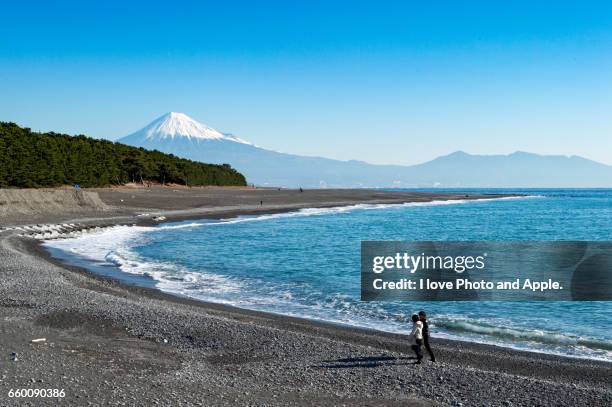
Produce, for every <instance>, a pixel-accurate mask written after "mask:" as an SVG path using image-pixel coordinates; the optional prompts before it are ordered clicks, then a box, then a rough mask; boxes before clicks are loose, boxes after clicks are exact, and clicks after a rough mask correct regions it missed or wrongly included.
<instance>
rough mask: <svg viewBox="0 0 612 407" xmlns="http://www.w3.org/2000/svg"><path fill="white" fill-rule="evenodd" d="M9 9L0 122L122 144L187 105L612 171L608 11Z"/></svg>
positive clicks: (363, 150) (371, 141) (350, 152)
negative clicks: (569, 159) (584, 161)
mask: <svg viewBox="0 0 612 407" xmlns="http://www.w3.org/2000/svg"><path fill="white" fill-rule="evenodd" d="M127 3H128V2H116V3H113V2H104V3H103V4H102V2H96V3H95V4H94V2H83V1H81V2H61V1H58V2H29V1H19V2H4V3H3V5H2V10H3V12H2V14H3V18H2V24H0V92H1V94H2V97H0V120H3V121H14V122H17V123H19V124H21V125H24V126H28V127H31V128H33V129H36V130H45V131H47V130H54V131H59V132H68V133H71V134H75V133H84V134H87V135H90V136H94V137H105V138H110V139H114V138H118V137H121V136H124V135H127V134H129V133H131V132H133V131H136V130H138V129H139V128H141V127H143V126H144V125H146V124H147V123H149V122H150V121H152V120H153V119H154V118H156V117H158V116H160V115H162V114H164V113H166V112H169V111H179V112H184V113H186V114H188V115H190V116H192V117H194V118H195V119H198V120H200V121H202V122H204V123H206V124H208V125H210V126H212V127H214V128H216V129H218V130H221V131H224V132H231V133H234V134H236V135H238V136H240V137H243V138H245V139H247V140H250V141H252V142H254V143H256V144H258V145H260V146H263V147H267V148H271V149H275V150H279V151H284V152H291V153H297V154H306V155H321V156H326V157H331V158H339V159H361V160H365V161H369V162H374V163H395V164H413V163H419V162H423V161H426V160H429V159H431V158H434V157H436V156H439V155H443V154H447V153H450V152H453V151H455V150H465V151H467V152H470V153H479V154H492V153H510V152H513V151H515V150H522V151H531V152H536V153H542V154H568V155H570V154H577V155H582V156H585V157H588V158H591V159H595V160H598V161H601V162H605V163H607V164H612V52H611V50H612V3H610V2H584V1H581V2H572V3H570V2H561V1H557V2H552V1H551V2H537V3H538V4H533V3H534V2H527V1H525V2H523V1H514V2H491V1H488V2H478V1H471V2H457V1H449V2H444V1H438V2H424V1H419V2H416V1H398V2H393V1H389V2H374V1H371V2H360V1H353V2H348V1H347V2H341V1H337V2H329V1H328V2H317V1H289V2H287V1H279V2H276V1H274V2H273V1H268V2H266V1H262V2H253V1H250V2H237V1H236V2H232V1H223V2H220V1H215V2H181V1H173V2H154V1H148V2H129V4H127Z"/></svg>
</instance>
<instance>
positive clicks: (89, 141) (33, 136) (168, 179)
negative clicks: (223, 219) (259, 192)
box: [0, 122, 246, 188]
mask: <svg viewBox="0 0 612 407" xmlns="http://www.w3.org/2000/svg"><path fill="white" fill-rule="evenodd" d="M128 182H159V183H176V184H182V185H189V186H202V185H235V186H242V185H246V180H245V178H244V176H243V175H242V174H240V173H239V172H238V171H236V170H234V169H233V168H232V167H231V166H230V165H228V164H223V165H215V164H204V163H200V162H196V161H191V160H186V159H183V158H178V157H176V156H174V155H172V154H164V153H162V152H159V151H149V150H145V149H143V148H136V147H131V146H127V145H125V144H120V143H114V142H112V141H108V140H96V139H93V138H89V137H86V136H83V135H79V136H69V135H66V134H57V133H53V132H50V133H36V132H33V131H31V130H30V129H29V128H22V127H19V126H18V125H16V124H15V123H5V122H0V187H19V188H39V187H55V186H61V185H75V184H78V185H80V186H81V187H103V186H109V185H122V184H125V183H128Z"/></svg>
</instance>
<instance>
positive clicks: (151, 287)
mask: <svg viewBox="0 0 612 407" xmlns="http://www.w3.org/2000/svg"><path fill="white" fill-rule="evenodd" d="M537 197H538V196H524V197H523V196H516V197H514V196H512V197H499V198H477V199H473V200H474V201H487V200H504V199H525V198H537ZM461 203H463V202H461ZM457 204H460V202H457ZM388 205H389V206H395V205H399V206H401V205H403V204H401V203H400V204H388ZM320 208H329V209H333V208H340V207H338V206H323V207H320ZM307 209H308V208H307ZM355 210H359V208H355ZM298 211H299V210H293V209H290V208H289V209H287V210H282V209H278V210H273V211H266V210H263V211H256V212H253V213H249V214H245V213H240V212H236V213H235V216H234V217H232V216H230V217H220V216H218V215H209V216H206V217H203V216H197V217H196V216H194V217H191V215H186V216H187V218H184V217H179V218H176V219H175V218H173V217H172V215H170V218H166V219H164V220H161V221H159V222H156V221H151V220H150V219H147V220H143V221H142V222H141V223H139V224H124V223H117V224H109V225H104V226H100V227H97V228H96V229H97V230H96V231H98V230H104V229H109V228H112V227H115V226H127V227H132V226H151V227H156V226H161V225H164V224H167V223H175V222H181V221H189V220H193V221H198V220H232V219H236V218H237V217H240V216H258V215H267V214H278V213H293V212H298ZM88 230H89V229H85V230H84V231H80V232H84V233H88ZM63 238H65V237H64V236H62V235H60V236H57V237H53V238H51V240H55V239H63ZM46 241H48V239H36V240H33V239H29V240H26V241H24V244H26V245H30V250H32V251H33V252H36V253H37V254H38V255H39V256H41V257H43V258H45V259H46V260H47V261H49V262H52V263H54V264H56V265H57V266H59V267H64V268H70V269H71V270H73V271H75V272H78V273H84V274H86V275H88V276H90V277H92V278H95V279H101V280H108V281H112V282H115V283H117V284H119V285H120V286H122V287H124V288H126V289H134V288H136V289H141V290H140V291H139V293H141V294H142V295H154V294H155V295H157V298H162V297H163V298H164V299H166V300H171V299H178V300H186V301H188V303H192V302H194V301H195V303H196V304H197V303H201V304H202V305H203V306H204V308H207V307H210V306H219V307H222V308H227V311H232V310H238V311H249V312H254V313H258V314H259V313H261V314H265V315H269V316H273V317H275V318H295V319H299V320H304V321H307V322H309V323H310V322H312V323H320V324H324V325H330V326H331V327H337V328H338V329H345V330H364V331H365V332H370V333H378V334H381V335H382V334H390V335H400V336H401V337H405V334H401V333H396V332H392V331H385V330H382V329H378V328H368V327H364V326H360V325H351V324H349V323H343V322H338V321H331V320H325V319H319V318H316V317H308V316H306V315H300V316H294V315H288V314H282V313H279V312H272V311H262V310H256V309H251V308H244V307H240V306H236V305H231V304H224V303H218V302H212V301H206V300H202V299H197V298H193V297H190V296H188V295H181V294H179V293H173V292H169V291H164V290H162V289H159V288H156V287H155V283H156V282H157V280H155V279H153V278H151V277H149V276H133V275H125V277H115V276H112V275H104V274H101V273H98V272H96V271H92V270H90V269H88V267H87V266H85V265H79V264H78V263H91V262H90V261H87V260H84V261H82V262H81V261H72V260H70V259H71V258H74V257H73V256H71V255H70V254H69V253H67V254H66V256H57V257H56V256H54V255H53V253H51V250H53V251H55V250H58V249H51V250H50V249H48V248H45V247H43V245H44V243H45V242H46ZM60 251H61V250H60ZM112 269H113V270H115V271H114V272H112V274H116V275H119V274H125V273H124V272H123V271H121V270H120V269H119V268H118V267H112ZM131 279H132V280H146V285H141V284H139V283H138V282H133V283H130V282H129V280H131ZM151 292H152V293H151ZM433 338H434V339H435V340H436V341H440V342H447V341H449V342H451V343H454V342H459V343H463V344H476V345H482V346H492V347H494V348H499V349H507V350H511V351H516V352H526V353H528V354H532V353H533V354H538V355H548V356H553V357H561V358H568V359H572V360H585V361H593V362H602V363H609V364H611V366H612V361H609V360H605V359H598V358H593V357H588V356H584V357H580V356H576V355H567V354H563V353H552V352H546V351H539V350H536V349H524V348H520V347H514V346H512V345H506V346H504V345H503V344H497V343H494V342H493V343H492V342H481V341H478V340H469V339H463V338H460V337H458V338H447V337H444V338H443V337H437V336H433Z"/></svg>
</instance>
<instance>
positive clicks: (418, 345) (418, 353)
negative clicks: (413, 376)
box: [411, 339, 423, 360]
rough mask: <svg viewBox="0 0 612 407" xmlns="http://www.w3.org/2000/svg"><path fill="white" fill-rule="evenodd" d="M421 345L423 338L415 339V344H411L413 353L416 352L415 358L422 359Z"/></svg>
mask: <svg viewBox="0 0 612 407" xmlns="http://www.w3.org/2000/svg"><path fill="white" fill-rule="evenodd" d="M421 345H423V340H421V339H417V340H416V345H412V346H411V348H412V350H413V351H414V353H416V357H417V360H421V359H423V347H422V346H421Z"/></svg>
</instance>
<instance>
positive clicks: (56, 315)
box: [0, 202, 612, 405]
mask: <svg viewBox="0 0 612 407" xmlns="http://www.w3.org/2000/svg"><path fill="white" fill-rule="evenodd" d="M356 203H360V202H356ZM329 206H337V205H329ZM266 209H267V211H266ZM266 209H262V210H257V208H252V209H247V211H246V212H245V211H240V210H234V209H230V210H223V211H218V212H216V213H215V214H211V213H207V215H206V216H203V215H202V213H200V214H197V215H195V213H194V212H188V213H184V212H183V213H182V214H181V213H166V214H167V215H169V216H166V219H165V220H164V221H163V222H173V221H180V220H188V219H195V218H198V219H204V218H208V219H210V218H214V219H218V218H219V217H220V216H221V215H223V216H226V217H227V216H232V215H234V216H235V215H245V214H256V213H278V212H284V211H287V210H292V209H296V208H293V207H292V208H285V209H284V210H283V209H280V208H275V209H270V208H266ZM297 209H299V208H297ZM270 210H271V211H272V212H270ZM194 215H195V216H194ZM123 221H126V219H123V218H122V217H119V218H117V217H115V218H109V217H102V218H98V219H93V218H90V219H88V220H87V222H86V223H87V224H88V225H96V224H98V225H103V224H107V225H108V226H111V225H113V224H121V222H123ZM126 223H127V222H126ZM129 223H130V224H133V223H135V224H139V225H143V226H149V225H153V224H159V223H162V222H155V221H153V220H152V219H136V220H135V221H133V222H129ZM5 234H8V235H10V236H8V237H7V236H5ZM0 252H4V253H2V254H5V255H6V254H9V258H13V259H16V260H17V261H16V263H15V267H16V269H17V270H20V269H26V270H27V269H28V268H32V265H34V264H36V265H37V267H33V268H34V269H39V270H40V268H41V267H42V268H44V269H49V270H53V271H52V273H53V274H57V276H56V277H54V278H51V279H50V280H51V281H50V282H51V283H52V284H51V285H50V286H51V287H53V290H58V292H64V294H68V293H72V294H73V297H79V298H88V299H89V300H90V301H92V302H91V303H89V302H87V301H86V302H84V303H83V302H75V301H76V300H75V299H74V298H73V297H71V296H70V295H65V296H64V297H63V298H57V297H56V296H53V295H52V296H50V297H49V298H42V299H41V298H37V297H36V295H34V296H32V295H30V296H29V298H30V301H27V300H26V299H20V298H17V297H15V295H13V296H12V297H15V298H11V296H9V297H8V298H5V299H3V300H0V311H2V312H3V314H4V315H3V316H4V319H5V320H6V319H7V316H6V314H9V318H10V317H11V315H10V314H12V313H15V314H32V315H31V317H32V316H33V318H29V319H28V318H27V319H26V320H25V321H24V320H20V322H17V325H20V324H22V325H23V326H22V328H23V327H26V329H25V331H28V330H30V331H36V330H37V329H40V328H41V327H44V329H43V330H47V331H49V332H48V333H49V335H48V336H49V337H51V338H53V336H55V337H56V338H55V340H54V343H56V345H55V348H57V347H58V344H59V347H61V346H66V336H67V337H69V338H70V340H68V341H67V342H68V344H69V345H70V346H74V345H75V343H76V344H78V345H79V346H80V347H85V348H87V347H88V346H89V345H91V347H92V348H94V349H95V348H96V347H95V346H94V345H95V342H100V341H103V342H104V341H110V343H112V344H113V346H119V348H120V349H121V351H124V352H127V353H128V354H130V355H133V354H134V353H143V352H144V353H146V352H145V351H143V349H144V350H147V349H150V350H151V354H150V355H148V357H147V358H145V359H146V362H147V363H148V364H150V365H156V364H159V363H161V364H162V365H164V366H166V367H168V366H172V369H174V370H173V371H174V372H175V375H176V374H178V373H176V372H183V373H184V371H187V372H188V373H189V372H190V373H191V375H188V377H189V378H190V380H187V381H186V383H182V384H181V385H180V386H179V387H181V389H182V390H180V391H179V390H177V391H178V393H175V394H174V395H172V394H169V395H164V389H165V388H166V386H163V385H160V386H161V388H159V387H160V386H153V387H151V386H149V385H146V386H144V388H145V390H148V391H149V393H146V392H145V393H141V394H140V396H139V397H140V398H139V399H138V400H153V399H155V400H164V397H168V396H172V398H168V399H165V400H173V401H176V400H184V401H187V402H188V401H189V400H193V398H191V397H192V396H193V394H202V392H203V391H207V392H208V394H207V397H209V399H208V400H213V401H212V404H234V403H237V404H245V403H247V402H248V403H253V402H267V403H271V404H279V405H282V404H295V405H302V404H304V405H305V404H322V403H324V404H329V403H332V404H337V403H340V404H363V403H364V402H368V403H375V402H384V403H388V404H389V405H393V404H394V403H398V404H403V403H406V402H410V403H414V404H415V405H430V403H433V404H434V405H436V404H439V403H442V404H451V405H452V404H457V403H461V404H462V405H481V403H482V400H483V398H482V397H484V399H485V400H489V398H487V397H490V400H492V403H493V404H503V403H504V402H505V401H510V402H511V403H512V404H518V405H529V404H530V401H529V400H531V399H529V394H522V392H523V391H524V389H522V388H521V383H522V386H523V387H525V386H526V387H528V388H532V389H533V391H536V389H538V390H537V391H540V392H544V393H550V392H553V393H555V397H554V398H551V399H550V402H549V403H550V404H556V405H559V404H564V403H567V405H571V404H573V403H572V400H582V401H583V402H584V400H585V399H584V392H585V391H587V389H588V391H589V392H591V394H590V395H589V397H591V398H592V399H591V400H590V402H591V404H592V405H606V404H609V403H610V401H612V384H611V383H610V380H609V379H607V377H610V373H611V372H612V363H610V362H605V361H596V360H590V359H576V358H570V357H565V356H557V355H551V354H545V353H538V352H529V351H521V350H515V349H511V348H505V347H499V346H495V345H485V344H478V343H475V342H464V341H457V340H448V339H441V338H434V341H433V346H434V349H435V350H436V351H437V354H438V355H437V357H438V359H439V360H440V362H437V363H436V364H431V363H428V362H425V364H424V366H422V367H421V366H418V367H417V366H413V365H412V362H410V359H409V358H410V357H411V356H412V352H411V351H410V349H408V346H407V343H406V338H405V336H404V335H401V334H393V333H387V332H384V331H377V330H373V329H367V328H356V327H350V326H344V325H341V324H336V323H332V322H324V321H317V320H311V319H305V318H297V317H290V316H284V315H279V314H272V313H266V312H261V311H251V310H247V309H242V308H237V307H233V306H230V305H224V304H216V303H208V302H204V301H200V300H195V299H190V298H182V297H179V296H176V295H173V294H170V293H165V292H162V291H160V290H158V289H157V288H146V287H139V286H132V285H127V284H124V283H121V282H119V281H117V280H116V279H112V278H107V277H103V276H99V275H96V274H94V273H91V272H90V271H87V270H85V269H82V268H79V267H76V266H70V265H66V264H65V263H63V262H62V261H61V260H59V259H55V258H53V257H52V256H51V255H50V253H49V252H48V251H47V250H46V249H45V248H43V247H41V245H40V241H37V240H34V239H24V238H19V237H17V236H15V234H14V233H13V232H2V233H1V234H0ZM9 263H10V262H9ZM24 266H25V267H24ZM10 267H11V266H10V265H9V266H8V268H10ZM0 271H3V272H5V274H6V272H7V266H2V267H1V268H0ZM11 271H12V272H13V273H11ZM15 271H16V270H13V269H10V270H8V272H9V273H8V274H9V275H10V274H13V275H14V274H15V273H14V272H15ZM50 273H51V272H50ZM29 274H31V273H29ZM33 275H36V273H34V274H33ZM33 275H30V277H32V276H33ZM47 277H48V276H47ZM9 281H10V279H9ZM30 281H31V280H30ZM4 284H6V283H4ZM17 286H19V284H17ZM56 286H57V287H56ZM3 288H4V291H3ZM10 288H13V292H14V289H15V287H9V289H10ZM48 290H52V289H50V288H48V287H39V288H38V289H34V290H32V291H35V292H45V291H48ZM53 290H52V291H53ZM3 292H4V293H11V290H7V289H6V287H3V286H2V284H0V293H3ZM20 292H24V291H23V290H21V291H20ZM26 297H28V296H27V295H26ZM43 297H44V295H43ZM115 302H121V303H122V304H123V305H126V308H122V307H120V306H119V308H117V307H118V306H117V305H116V304H115ZM130 313H135V315H141V318H142V320H138V319H134V318H132V317H129V316H126V314H130ZM171 315H174V316H175V317H177V316H179V315H182V316H183V317H184V318H187V319H188V320H190V321H192V322H191V323H187V322H185V321H181V320H180V319H179V320H172V319H170V320H168V318H169V317H170V316H171ZM12 317H14V315H12ZM74 319H77V320H78V321H80V322H78V323H77V324H76V326H75V325H74V324H73V323H72V322H71V321H72V320H74ZM41 320H42V321H44V322H42V323H41ZM28 321H29V322H28ZM100 321H103V323H102V325H103V326H105V327H106V328H104V329H103V331H104V332H102V333H101V334H100V332H98V331H99V329H100V327H99V325H100ZM194 321H199V323H193V322H194ZM202 325H203V326H208V328H209V330H204V331H202V330H201V329H199V328H200V327H201V326H202ZM220 326H223V327H224V329H227V330H229V331H230V332H232V333H233V335H230V336H228V334H227V333H226V332H225V331H224V329H221V330H220ZM9 330H10V329H9ZM73 331H74V332H73ZM256 332H257V333H256ZM213 333H214V334H213ZM2 336H3V339H4V336H5V335H4V334H3V335H2ZM19 336H20V337H22V338H23V335H19ZM234 336H238V337H240V338H242V341H241V342H240V343H242V345H240V343H236V340H235V338H234ZM262 337H263V338H270V339H268V340H265V341H263V342H262V340H261V339H262ZM100 338H102V339H100ZM47 340H48V341H49V339H47ZM52 340H53V339H52ZM7 342H10V341H7ZM49 342H50V341H49ZM130 342H133V343H132V344H131V345H126V343H130ZM0 343H2V341H0ZM62 343H64V345H61V344H62ZM134 343H138V347H137V348H136V347H134V346H135V345H134ZM245 343H246V348H247V349H249V350H250V351H248V352H245V351H244V347H245ZM27 345H29V347H30V348H32V346H33V345H31V344H27ZM97 345H98V346H99V345H100V344H99V343H98V344H97ZM0 346H2V347H4V346H5V345H4V344H2V345H0ZM14 346H15V347H18V346H19V345H18V344H17V343H15V344H14ZM70 346H69V347H70ZM26 347H27V346H26ZM34 347H35V348H36V346H34ZM169 348H171V349H169ZM307 349H309V351H307ZM3 350H5V351H8V349H3ZM34 350H35V351H37V350H38V349H34ZM49 350H50V348H49V347H47V348H46V351H47V352H48V351H49ZM160 352H161V353H160ZM44 353H45V352H43V354H44ZM52 353H53V352H52ZM119 353H121V352H119ZM5 354H6V352H5ZM60 355H61V353H60ZM270 355H276V356H273V357H272V358H271V359H270V358H269V357H270ZM39 356H40V355H39ZM56 356H57V355H56ZM62 356H63V355H62ZM334 357H335V359H334ZM279 358H280V359H279ZM59 359H62V358H61V357H60V358H59ZM118 359H121V358H118ZM112 360H113V362H112V363H110V362H108V360H105V358H104V357H101V358H100V357H94V361H95V364H102V365H105V366H106V365H108V364H109V363H110V365H111V366H114V368H116V367H117V366H119V367H120V368H121V369H119V370H124V371H129V370H130V369H129V365H130V364H131V363H132V362H133V361H132V359H131V358H127V359H126V360H124V361H123V362H121V361H118V360H117V358H113V359H112ZM203 360H204V361H206V362H205V363H204V364H202V363H203V362H202V361H203ZM177 361H180V363H179V365H180V366H181V368H180V369H178V367H177V366H178V365H176V363H177ZM17 363H18V362H16V364H17ZM64 363H67V362H66V361H65V360H64ZM16 364H15V365H16ZM185 364H186V365H185ZM115 365H117V366H115ZM236 366H241V367H245V368H246V370H247V371H249V372H250V373H252V374H254V376H253V377H259V376H260V374H256V373H255V372H264V371H265V372H266V373H269V372H270V369H274V370H278V371H279V374H273V375H272V376H273V377H272V379H273V380H272V379H270V378H267V379H266V380H268V379H270V380H269V384H270V386H268V387H266V386H264V385H263V384H262V383H259V382H258V381H257V380H255V381H253V380H252V377H251V375H250V374H246V373H245V375H242V374H241V373H236V372H235V370H234V369H233V368H235V367H236ZM107 368H108V366H107ZM204 368H206V369H212V370H213V373H214V374H217V375H221V376H222V377H223V378H224V381H223V383H218V382H217V381H216V380H214V378H213V375H211V373H205V372H203V371H202V369H204ZM176 369H178V370H176ZM194 369H195V370H194ZM261 369H263V370H261ZM296 369H297V370H296ZM352 369H354V370H355V371H357V372H361V373H360V374H358V375H357V377H355V374H354V372H353V374H351V370H352ZM77 370H78V369H77ZM111 370H112V369H111ZM158 370H159V369H158ZM161 370H163V369H161ZM34 371H37V372H38V374H39V375H40V374H41V372H40V366H38V368H37V369H36V366H35V369H34ZM196 371H197V372H198V374H199V375H202V376H203V377H204V379H205V383H204V384H203V383H202V380H203V379H202V378H198V377H196V376H197V375H195V373H194V372H196ZM280 372H282V373H283V374H284V376H283V374H280ZM339 372H342V374H339ZM366 372H367V374H366ZM415 372H417V373H419V374H420V375H423V376H422V377H420V379H422V380H415V378H414V377H413V376H414V373H415ZM183 373H181V375H182V374H183ZM331 373H333V374H331ZM33 374H34V373H31V374H30V375H33ZM151 374H152V375H153V376H155V377H156V379H159V378H158V377H157V376H159V374H153V373H151ZM337 374H338V375H339V376H340V377H339V378H336V377H335V376H336V375H337ZM371 374H372V375H374V376H378V377H379V379H381V380H379V381H378V382H372V381H371V380H370V378H369V376H370V375H371ZM5 375H6V374H5ZM163 375H164V378H165V379H167V380H170V379H168V377H167V375H166V374H165V373H164V374H163ZM236 375H238V376H239V377H240V379H241V381H240V383H241V384H242V385H244V386H246V388H248V389H249V391H247V392H246V393H247V394H244V392H238V393H240V394H238V393H236V397H237V399H236V400H234V399H231V400H230V399H227V398H226V396H231V394H228V392H229V393H231V392H232V391H234V390H235V384H234V385H230V384H229V383H234V382H235V380H234V379H235V378H236ZM360 375H361V376H360ZM6 376H8V375H6ZM128 376H129V374H128ZM179 376H180V375H179ZM410 377H412V379H410ZM32 378H33V379H35V378H34V377H32ZM122 378H123V379H125V377H123V376H122ZM94 379H97V378H90V379H87V378H86V377H85V376H82V380H81V381H79V382H77V383H81V382H87V385H84V386H81V387H84V388H85V389H86V390H87V391H86V393H87V394H86V395H84V397H85V399H87V400H94V401H95V402H102V401H116V400H119V399H121V398H117V397H118V394H123V396H124V397H126V398H127V400H129V397H130V392H125V389H122V388H121V385H118V383H113V380H112V377H111V378H109V379H110V380H106V381H107V382H108V383H109V384H108V385H107V384H105V383H104V382H102V385H101V382H100V380H94ZM52 380H53V377H51V378H48V379H46V380H45V381H44V383H47V385H48V383H50V381H52ZM266 380H264V382H266ZM525 381H527V382H525ZM6 382H7V378H4V379H3V381H2V382H0V388H1V389H4V384H5V383H6ZM306 382H307V383H306ZM353 382H355V383H360V385H359V386H357V387H355V386H353V385H352V384H353ZM35 383H38V382H35ZM156 383H158V384H159V383H164V382H163V381H157V382H156ZM196 383H198V386H200V387H201V386H203V385H204V387H203V388H199V389H197V390H196V389H195V387H194V386H195V384H196ZM467 383H470V386H471V387H472V388H469V386H468V385H467ZM377 384H378V387H377ZM94 385H95V386H98V390H95V389H94V388H93V387H94ZM347 386H348V387H349V389H350V391H347V389H346V387H347ZM466 386H468V387H466ZM130 387H131V386H130ZM109 388H113V389H114V391H115V393H117V394H115V393H113V394H109V395H104V394H102V393H101V390H102V389H106V390H108V389H109ZM187 388H189V389H190V390H189V391H187V390H186V389H187ZM492 388H496V389H497V390H496V391H491V389H492ZM431 389H436V392H437V394H430V393H429V391H430V390H431ZM131 390H134V388H133V387H131ZM194 392H195V393H194ZM138 393H140V391H138ZM192 393H193V394H192ZM3 396H5V395H4V394H0V400H2V397H3ZM90 396H93V398H92V397H90ZM109 397H110V398H109ZM181 397H182V398H181ZM502 399H503V400H502ZM77 400H78V399H76V400H75V401H77ZM82 400H84V399H82ZM493 400H497V401H493ZM531 402H532V403H533V402H534V401H533V400H532V401H531ZM538 403H539V404H542V402H541V400H539V399H538Z"/></svg>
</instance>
